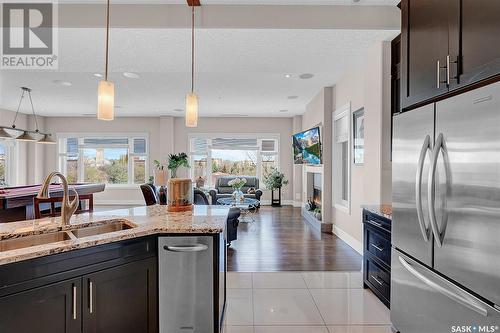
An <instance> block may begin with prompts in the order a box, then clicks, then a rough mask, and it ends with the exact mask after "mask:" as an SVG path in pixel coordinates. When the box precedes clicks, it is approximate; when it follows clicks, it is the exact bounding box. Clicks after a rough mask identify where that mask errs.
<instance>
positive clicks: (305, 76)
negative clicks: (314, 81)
mask: <svg viewBox="0 0 500 333" xmlns="http://www.w3.org/2000/svg"><path fill="white" fill-rule="evenodd" d="M299 77H300V78H301V79H302V80H308V79H310V78H313V77H314V74H311V73H304V74H300V75H299Z"/></svg>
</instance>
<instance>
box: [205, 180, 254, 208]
mask: <svg viewBox="0 0 500 333" xmlns="http://www.w3.org/2000/svg"><path fill="white" fill-rule="evenodd" d="M234 178H245V179H246V180H247V182H246V184H245V186H243V187H242V188H241V191H242V192H243V193H244V195H245V198H252V199H257V200H259V201H260V197H261V196H262V190H260V189H259V178H257V177H249V176H239V177H238V176H224V177H220V178H217V180H216V181H215V188H214V189H211V190H210V196H211V197H212V203H213V204H217V200H219V199H220V198H230V197H231V196H232V194H233V192H234V190H233V188H232V187H231V186H230V185H229V184H228V183H229V181H231V180H232V179H234ZM250 188H254V189H255V193H248V190H249V189H250Z"/></svg>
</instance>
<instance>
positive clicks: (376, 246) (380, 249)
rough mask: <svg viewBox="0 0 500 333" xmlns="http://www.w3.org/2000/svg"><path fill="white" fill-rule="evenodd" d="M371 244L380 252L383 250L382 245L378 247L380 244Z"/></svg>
mask: <svg viewBox="0 0 500 333" xmlns="http://www.w3.org/2000/svg"><path fill="white" fill-rule="evenodd" d="M372 246H373V247H374V248H376V249H377V250H379V251H380V252H384V248H383V247H380V246H378V245H375V244H373V243H372Z"/></svg>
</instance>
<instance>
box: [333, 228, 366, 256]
mask: <svg viewBox="0 0 500 333" xmlns="http://www.w3.org/2000/svg"><path fill="white" fill-rule="evenodd" d="M332 231H333V233H334V234H335V235H337V237H338V238H340V239H341V240H343V241H344V242H346V243H347V245H349V246H350V247H352V248H353V249H354V250H355V251H356V252H358V253H359V254H361V255H363V244H362V243H361V242H360V241H358V240H357V239H356V238H354V237H352V236H351V235H349V234H348V233H347V232H345V231H344V230H342V229H340V228H339V227H337V226H336V225H335V224H334V225H333V230H332Z"/></svg>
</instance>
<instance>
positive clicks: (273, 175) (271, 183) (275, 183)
mask: <svg viewBox="0 0 500 333" xmlns="http://www.w3.org/2000/svg"><path fill="white" fill-rule="evenodd" d="M264 185H265V186H266V188H267V189H268V190H270V191H271V206H273V207H281V188H282V187H283V186H286V185H288V180H287V179H285V174H284V173H282V172H279V170H278V169H276V168H273V169H272V170H271V171H270V172H269V173H268V174H267V175H266V176H264ZM276 190H277V192H278V193H277V194H278V197H277V198H275V197H274V193H275V191H276Z"/></svg>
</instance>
